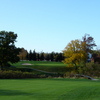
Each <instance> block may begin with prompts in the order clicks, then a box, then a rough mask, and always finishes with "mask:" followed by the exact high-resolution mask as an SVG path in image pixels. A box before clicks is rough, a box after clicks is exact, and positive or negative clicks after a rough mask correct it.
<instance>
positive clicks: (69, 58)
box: [63, 40, 87, 70]
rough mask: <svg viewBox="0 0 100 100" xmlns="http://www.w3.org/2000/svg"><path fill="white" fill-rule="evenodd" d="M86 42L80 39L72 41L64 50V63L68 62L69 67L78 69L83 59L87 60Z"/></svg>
mask: <svg viewBox="0 0 100 100" xmlns="http://www.w3.org/2000/svg"><path fill="white" fill-rule="evenodd" d="M85 45H86V43H85V42H81V41H79V40H75V41H73V40H72V41H71V42H70V43H69V44H68V45H67V46H66V47H65V49H64V50H63V53H64V56H65V59H64V61H63V62H64V63H65V64H68V65H67V67H74V66H75V70H77V66H78V65H79V63H80V62H81V61H82V60H83V61H86V58H87V53H86V52H85Z"/></svg>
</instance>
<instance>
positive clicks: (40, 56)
mask: <svg viewBox="0 0 100 100" xmlns="http://www.w3.org/2000/svg"><path fill="white" fill-rule="evenodd" d="M18 56H19V58H20V60H29V61H44V60H45V61H56V62H61V61H63V60H64V54H63V53H58V52H56V53H55V52H51V53H44V52H41V53H37V52H36V51H35V50H33V51H32V50H30V51H29V52H28V51H27V50H25V49H24V48H21V51H20V53H19V55H18Z"/></svg>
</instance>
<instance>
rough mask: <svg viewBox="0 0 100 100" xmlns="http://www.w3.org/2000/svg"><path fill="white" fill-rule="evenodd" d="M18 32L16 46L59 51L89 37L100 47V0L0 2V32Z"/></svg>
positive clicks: (15, 0) (10, 0)
mask: <svg viewBox="0 0 100 100" xmlns="http://www.w3.org/2000/svg"><path fill="white" fill-rule="evenodd" d="M2 30H5V31H13V32H15V33H17V35H18V38H17V42H16V46H17V47H24V48H25V49H27V50H28V51H29V50H30V49H31V50H34V49H35V50H36V52H41V51H43V52H52V51H54V52H61V51H62V50H63V49H64V48H65V47H66V45H67V44H68V43H69V42H70V41H71V40H75V39H80V40H81V39H82V37H83V36H84V35H85V33H87V34H90V35H91V36H92V37H93V38H94V40H95V43H96V44H97V46H98V48H99V47H100V42H99V40H100V39H99V38H100V0H0V31H2Z"/></svg>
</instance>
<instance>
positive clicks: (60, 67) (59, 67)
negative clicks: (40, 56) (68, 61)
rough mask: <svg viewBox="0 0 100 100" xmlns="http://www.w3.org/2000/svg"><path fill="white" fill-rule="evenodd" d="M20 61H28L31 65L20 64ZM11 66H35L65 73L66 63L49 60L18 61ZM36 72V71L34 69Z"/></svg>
mask: <svg viewBox="0 0 100 100" xmlns="http://www.w3.org/2000/svg"><path fill="white" fill-rule="evenodd" d="M22 63H30V64H33V65H21V64H22ZM12 66H16V67H17V68H22V67H29V68H35V69H39V70H43V71H48V72H56V73H65V72H66V65H65V64H64V63H63V62H49V61H20V62H18V63H15V64H12ZM34 72H35V73H37V72H36V71H34Z"/></svg>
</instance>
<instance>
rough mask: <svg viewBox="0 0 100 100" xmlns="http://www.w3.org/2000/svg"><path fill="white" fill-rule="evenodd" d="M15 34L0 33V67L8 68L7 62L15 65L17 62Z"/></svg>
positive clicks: (17, 50)
mask: <svg viewBox="0 0 100 100" xmlns="http://www.w3.org/2000/svg"><path fill="white" fill-rule="evenodd" d="M16 38H17V34H14V32H7V31H0V67H1V69H2V68H3V67H4V66H10V64H9V63H8V62H11V63H16V62H18V61H19V57H18V56H17V55H18V54H19V52H20V48H17V47H15V44H14V43H15V42H16Z"/></svg>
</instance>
